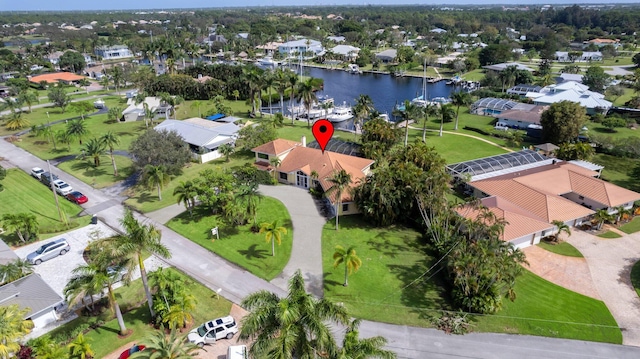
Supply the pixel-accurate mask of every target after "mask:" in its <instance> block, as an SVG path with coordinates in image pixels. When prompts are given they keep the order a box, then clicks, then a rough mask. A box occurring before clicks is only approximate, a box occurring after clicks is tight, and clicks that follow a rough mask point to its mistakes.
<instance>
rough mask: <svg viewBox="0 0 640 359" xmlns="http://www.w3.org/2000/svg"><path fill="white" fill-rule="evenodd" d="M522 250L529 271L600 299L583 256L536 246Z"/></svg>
mask: <svg viewBox="0 0 640 359" xmlns="http://www.w3.org/2000/svg"><path fill="white" fill-rule="evenodd" d="M522 251H523V252H524V253H525V254H526V255H527V262H529V266H528V267H526V268H527V269H528V270H530V271H531V272H533V273H535V274H536V275H538V276H540V277H542V278H544V279H546V280H548V281H549V282H551V283H555V284H557V285H559V286H561V287H564V288H567V289H569V290H572V291H574V292H576V293H580V294H583V295H586V296H587V297H591V298H594V299H598V300H601V298H600V294H599V293H598V289H597V288H596V286H595V284H594V283H593V280H592V279H591V272H590V271H589V265H588V264H587V261H586V260H585V259H584V258H578V257H569V256H563V255H560V254H555V253H553V252H549V251H548V250H546V249H543V248H540V247H538V246H529V247H527V248H525V249H523V250H522Z"/></svg>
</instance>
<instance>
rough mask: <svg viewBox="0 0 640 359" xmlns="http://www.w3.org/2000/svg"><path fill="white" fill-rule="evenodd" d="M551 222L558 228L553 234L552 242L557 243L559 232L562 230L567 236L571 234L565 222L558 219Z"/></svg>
mask: <svg viewBox="0 0 640 359" xmlns="http://www.w3.org/2000/svg"><path fill="white" fill-rule="evenodd" d="M551 224H553V226H554V227H556V228H557V229H558V230H557V231H556V233H555V234H554V235H553V241H554V242H556V243H558V241H559V240H560V234H561V233H562V232H564V233H566V234H567V235H568V236H571V228H570V227H569V226H568V225H567V224H566V223H564V222H562V221H559V220H554V221H552V222H551Z"/></svg>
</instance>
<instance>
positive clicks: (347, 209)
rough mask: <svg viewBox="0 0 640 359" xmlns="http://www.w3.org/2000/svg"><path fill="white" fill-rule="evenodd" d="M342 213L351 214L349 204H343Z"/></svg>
mask: <svg viewBox="0 0 640 359" xmlns="http://www.w3.org/2000/svg"><path fill="white" fill-rule="evenodd" d="M342 212H349V203H343V204H342Z"/></svg>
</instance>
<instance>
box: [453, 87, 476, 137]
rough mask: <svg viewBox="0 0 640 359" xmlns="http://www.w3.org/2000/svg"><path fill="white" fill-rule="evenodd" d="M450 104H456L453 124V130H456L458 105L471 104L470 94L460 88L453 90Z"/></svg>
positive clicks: (458, 112)
mask: <svg viewBox="0 0 640 359" xmlns="http://www.w3.org/2000/svg"><path fill="white" fill-rule="evenodd" d="M451 104H452V105H454V106H456V123H455V125H454V126H453V129H454V130H458V116H459V115H460V106H469V105H470V104H471V95H469V93H468V92H464V91H462V90H460V91H458V92H454V93H453V95H451Z"/></svg>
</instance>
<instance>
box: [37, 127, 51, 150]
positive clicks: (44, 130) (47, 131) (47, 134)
mask: <svg viewBox="0 0 640 359" xmlns="http://www.w3.org/2000/svg"><path fill="white" fill-rule="evenodd" d="M34 127H36V128H35V131H33V132H34V135H36V136H39V137H44V138H45V139H46V140H47V143H49V141H51V142H53V149H54V150H55V149H57V148H56V137H55V132H54V131H53V128H51V126H49V125H48V124H47V125H40V126H34Z"/></svg>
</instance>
